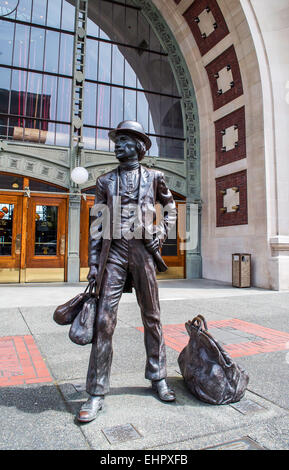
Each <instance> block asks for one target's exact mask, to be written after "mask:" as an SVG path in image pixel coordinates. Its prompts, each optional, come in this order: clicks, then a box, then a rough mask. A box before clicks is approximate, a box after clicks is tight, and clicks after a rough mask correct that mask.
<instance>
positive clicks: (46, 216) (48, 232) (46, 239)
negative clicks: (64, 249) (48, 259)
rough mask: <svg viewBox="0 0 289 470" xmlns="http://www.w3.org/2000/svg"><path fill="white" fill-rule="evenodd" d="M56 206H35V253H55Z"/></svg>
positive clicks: (51, 254)
mask: <svg viewBox="0 0 289 470" xmlns="http://www.w3.org/2000/svg"><path fill="white" fill-rule="evenodd" d="M57 218H58V207H56V206H36V212H35V251H34V253H35V255H40V256H47V255H48V256H53V255H54V256H55V255H57V222H58V221H57Z"/></svg>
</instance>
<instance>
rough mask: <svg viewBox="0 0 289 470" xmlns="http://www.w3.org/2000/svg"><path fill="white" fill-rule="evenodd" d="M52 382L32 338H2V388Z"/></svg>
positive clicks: (0, 367)
mask: <svg viewBox="0 0 289 470" xmlns="http://www.w3.org/2000/svg"><path fill="white" fill-rule="evenodd" d="M42 382H52V378H51V376H50V374H49V371H48V369H47V367H46V364H45V362H44V360H43V358H42V356H41V354H40V352H39V350H38V348H37V346H36V344H35V341H34V339H33V337H32V336H30V335H25V336H5V337H2V338H0V387H7V386H12V385H23V384H32V383H42Z"/></svg>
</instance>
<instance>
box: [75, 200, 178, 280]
mask: <svg viewBox="0 0 289 470" xmlns="http://www.w3.org/2000/svg"><path fill="white" fill-rule="evenodd" d="M183 204H185V201H184V200H183V201H178V200H177V201H176V206H177V210H179V208H180V206H181V205H183ZM93 205H94V196H88V195H87V196H86V199H82V201H81V224H80V280H81V281H86V277H87V274H88V271H89V268H88V240H89V226H90V220H89V219H90V209H91V208H92V206H93ZM178 232H179V231H178V221H177V224H176V227H175V231H174V233H173V235H172V236H171V237H170V238H169V239H168V240H167V241H166V242H165V243H164V245H163V248H162V257H163V259H164V261H165V263H166V265H167V266H168V268H169V269H168V270H167V271H166V272H165V273H159V274H158V275H157V278H158V279H183V278H185V276H186V272H185V253H184V251H182V250H181V248H180V247H181V243H180V242H181V240H180V237H179V233H178Z"/></svg>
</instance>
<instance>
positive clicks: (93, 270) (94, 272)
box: [87, 266, 98, 283]
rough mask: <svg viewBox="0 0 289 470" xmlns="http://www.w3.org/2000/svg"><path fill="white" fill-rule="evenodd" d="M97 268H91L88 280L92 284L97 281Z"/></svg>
mask: <svg viewBox="0 0 289 470" xmlns="http://www.w3.org/2000/svg"><path fill="white" fill-rule="evenodd" d="M97 274H98V271H97V267H96V266H90V269H89V273H88V275H87V280H88V281H89V282H90V283H91V282H95V281H96V280H97Z"/></svg>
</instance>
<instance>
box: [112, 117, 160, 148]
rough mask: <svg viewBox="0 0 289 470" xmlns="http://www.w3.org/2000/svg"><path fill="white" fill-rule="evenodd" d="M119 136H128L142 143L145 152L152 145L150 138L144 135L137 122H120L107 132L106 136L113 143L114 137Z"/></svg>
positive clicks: (141, 127)
mask: <svg viewBox="0 0 289 470" xmlns="http://www.w3.org/2000/svg"><path fill="white" fill-rule="evenodd" d="M119 134H128V135H132V136H134V137H137V138H139V139H140V140H142V141H143V142H144V144H145V146H146V149H147V150H148V149H149V148H150V147H151V145H152V143H151V140H150V138H149V137H148V136H147V135H146V134H145V131H144V128H143V126H142V125H141V124H140V123H139V122H137V121H122V122H120V123H119V125H118V126H117V127H116V129H112V130H111V131H109V133H108V136H109V138H110V139H111V140H112V141H113V142H115V139H116V136H117V135H119Z"/></svg>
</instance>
